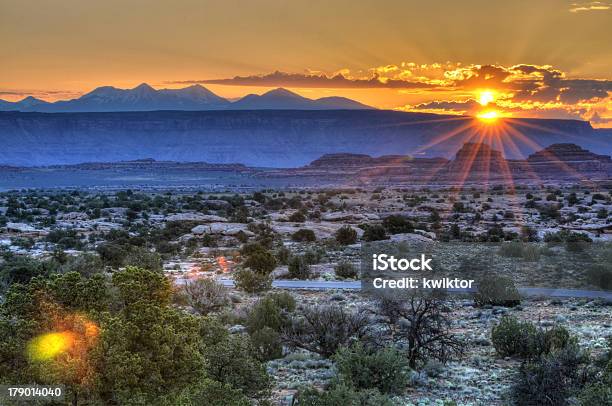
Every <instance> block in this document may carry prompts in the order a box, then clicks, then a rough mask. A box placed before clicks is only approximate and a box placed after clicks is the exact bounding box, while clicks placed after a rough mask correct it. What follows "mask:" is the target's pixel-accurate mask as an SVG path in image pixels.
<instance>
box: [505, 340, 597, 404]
mask: <svg viewBox="0 0 612 406" xmlns="http://www.w3.org/2000/svg"><path fill="white" fill-rule="evenodd" d="M590 375H591V374H590V371H589V367H588V356H587V355H586V354H585V353H583V352H582V351H580V349H579V348H578V347H577V346H576V345H570V346H567V347H565V348H564V349H561V350H558V351H554V352H552V353H550V354H547V355H544V356H542V357H540V358H538V359H535V360H533V361H529V362H526V363H524V364H523V365H521V367H520V370H519V376H518V379H517V381H516V383H515V384H514V385H513V386H512V387H511V394H512V397H513V398H514V400H515V402H516V404H519V405H534V406H535V405H538V406H539V405H550V406H563V405H568V404H569V402H568V398H569V397H570V396H573V395H575V394H576V392H578V391H579V390H580V389H581V388H582V387H583V386H584V385H585V384H586V383H587V382H588V381H589V379H591V376H590Z"/></svg>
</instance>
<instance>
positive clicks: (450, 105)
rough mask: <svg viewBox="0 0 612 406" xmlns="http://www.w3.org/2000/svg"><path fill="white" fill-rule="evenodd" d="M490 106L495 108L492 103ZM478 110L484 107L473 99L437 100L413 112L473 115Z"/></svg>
mask: <svg viewBox="0 0 612 406" xmlns="http://www.w3.org/2000/svg"><path fill="white" fill-rule="evenodd" d="M489 106H491V107H493V106H494V104H493V103H490V104H489ZM478 109H482V106H481V105H480V103H478V102H477V101H476V100H473V99H469V100H463V101H447V100H435V101H431V102H427V103H421V104H417V105H415V106H413V107H412V110H451V111H454V112H457V113H471V112H473V111H476V110H478Z"/></svg>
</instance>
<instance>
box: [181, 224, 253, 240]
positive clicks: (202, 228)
mask: <svg viewBox="0 0 612 406" xmlns="http://www.w3.org/2000/svg"><path fill="white" fill-rule="evenodd" d="M241 231H242V232H243V233H244V234H246V235H247V236H249V237H250V236H253V235H255V234H253V233H252V232H251V231H249V230H248V229H247V225H246V224H244V223H209V224H200V225H199V226H195V227H194V228H192V229H191V233H192V234H196V235H202V234H222V235H236V234H238V233H239V232H241Z"/></svg>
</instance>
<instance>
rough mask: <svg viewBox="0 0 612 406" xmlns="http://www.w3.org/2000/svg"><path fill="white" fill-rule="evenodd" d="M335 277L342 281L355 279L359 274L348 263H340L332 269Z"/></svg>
mask: <svg viewBox="0 0 612 406" xmlns="http://www.w3.org/2000/svg"><path fill="white" fill-rule="evenodd" d="M334 271H335V272H336V276H338V277H340V278H344V279H356V278H357V276H358V275H359V273H358V272H357V268H355V266H354V265H353V264H352V263H350V262H346V261H344V262H340V263H338V264H337V265H336V266H335V267H334Z"/></svg>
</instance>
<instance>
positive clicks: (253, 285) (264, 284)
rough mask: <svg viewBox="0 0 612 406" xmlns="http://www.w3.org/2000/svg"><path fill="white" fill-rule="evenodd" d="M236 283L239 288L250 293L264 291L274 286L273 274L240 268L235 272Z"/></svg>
mask: <svg viewBox="0 0 612 406" xmlns="http://www.w3.org/2000/svg"><path fill="white" fill-rule="evenodd" d="M234 283H235V285H236V288H237V289H240V290H243V291H245V292H248V293H257V292H263V291H265V290H268V289H270V288H272V276H270V275H269V274H261V273H258V272H254V271H252V270H250V269H238V270H237V271H235V272H234Z"/></svg>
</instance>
